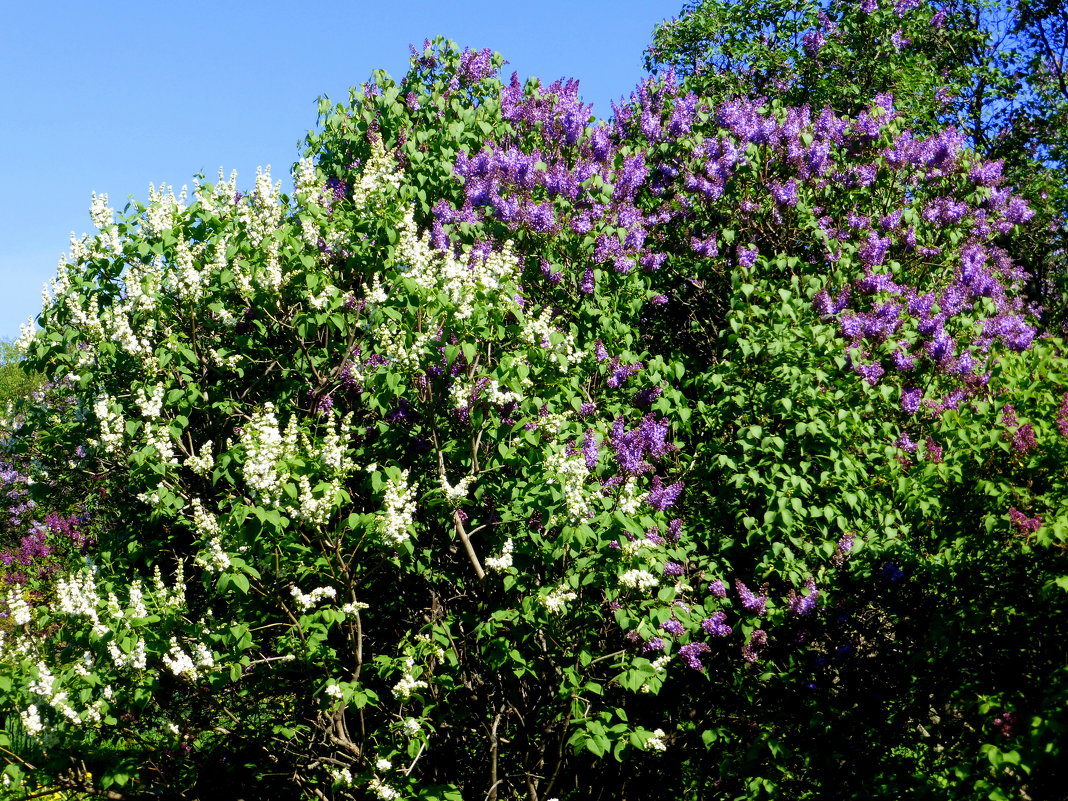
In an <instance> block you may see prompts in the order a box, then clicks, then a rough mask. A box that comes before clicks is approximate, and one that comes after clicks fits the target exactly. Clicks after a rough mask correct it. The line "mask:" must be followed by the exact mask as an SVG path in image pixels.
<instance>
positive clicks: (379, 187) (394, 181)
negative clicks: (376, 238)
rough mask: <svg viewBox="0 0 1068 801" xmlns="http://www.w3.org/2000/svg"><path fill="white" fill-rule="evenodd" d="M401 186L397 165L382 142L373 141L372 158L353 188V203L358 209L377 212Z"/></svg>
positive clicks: (379, 139) (376, 138)
mask: <svg viewBox="0 0 1068 801" xmlns="http://www.w3.org/2000/svg"><path fill="white" fill-rule="evenodd" d="M400 186H401V173H400V170H399V169H398V167H397V163H396V162H395V161H394V160H393V159H392V158H391V157H390V156H389V155H388V154H387V153H386V151H385V148H384V147H383V146H382V140H381V138H379V137H375V138H374V139H372V141H371V157H370V158H369V159H367V163H366V164H364V165H363V171H362V172H361V173H360V180H359V181H357V182H356V183H355V185H354V186H353V187H352V202H353V204H354V205H355V206H356V208H357V209H363V208H366V209H368V210H370V211H375V210H378V209H380V208H382V206H383V205H384V200H385V198H386V197H387V196H388V195H390V194H395V193H396V192H397V190H398V189H400Z"/></svg>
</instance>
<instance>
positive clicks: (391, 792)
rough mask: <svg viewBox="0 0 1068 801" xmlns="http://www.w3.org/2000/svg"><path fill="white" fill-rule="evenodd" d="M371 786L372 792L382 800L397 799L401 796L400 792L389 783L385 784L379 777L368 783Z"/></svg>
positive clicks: (392, 800) (391, 800)
mask: <svg viewBox="0 0 1068 801" xmlns="http://www.w3.org/2000/svg"><path fill="white" fill-rule="evenodd" d="M367 786H368V787H370V788H371V792H372V793H374V794H375V795H376V796H378V797H379V798H381V799H382V801H395V799H397V798H400V793H399V792H397V791H396V789H394V788H393V787H390V786H389V785H388V784H383V783H382V782H381V781H380V780H379V779H378V777H377V776H376V777H375V778H373V779H371V781H370V782H369V783H368V785H367Z"/></svg>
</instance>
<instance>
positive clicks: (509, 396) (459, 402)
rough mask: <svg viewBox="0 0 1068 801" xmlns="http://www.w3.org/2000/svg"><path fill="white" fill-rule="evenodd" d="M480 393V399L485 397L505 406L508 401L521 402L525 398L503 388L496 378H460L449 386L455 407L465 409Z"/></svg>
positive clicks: (490, 401) (491, 401)
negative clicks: (468, 379) (467, 379)
mask: <svg viewBox="0 0 1068 801" xmlns="http://www.w3.org/2000/svg"><path fill="white" fill-rule="evenodd" d="M476 392H477V393H478V397H479V398H480V399H483V398H484V399H485V400H486V401H488V402H489V403H492V404H493V405H495V406H504V405H505V404H506V403H519V401H521V400H522V399H523V398H522V396H520V395H518V394H517V393H515V392H513V391H512V390H510V389H501V385H500V384H499V383H498V382H497V380H496V379H494V378H490V379H472V380H470V381H465V380H463V379H461V378H458V379H457V380H456V381H454V382H453V384H452V386H451V387H449V398H450V400H451V401H452V406H453V408H454V409H465V408H467V407H468V406H469V405H471V400H472V398H473V397H474V396H475V393H476Z"/></svg>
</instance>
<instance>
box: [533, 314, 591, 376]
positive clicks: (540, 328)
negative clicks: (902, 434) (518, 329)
mask: <svg viewBox="0 0 1068 801" xmlns="http://www.w3.org/2000/svg"><path fill="white" fill-rule="evenodd" d="M552 319H553V313H552V309H548V308H546V309H543V310H542V312H541V314H540V315H539V316H537V317H528V318H526V320H525V321H524V326H523V331H522V334H521V336H522V338H523V341H524V342H526V343H527V344H528V345H530V346H531V347H536V348H541V349H542V350H545V351H546V352H548V353H554V354H558V355H560V356H563V357H564V358H563V362H562V363H561V364H559V368H560V372H562V373H566V372H567V369H568V367H570V365H572V364H573V363H575V362H576V361H578V360H580V359H581V358H582V356H583V353H582V351H581V350H579V349H578V347H577V346H576V345H575V335H574V334H570V333H567V334H565V333H564V332H562V331H559V330H558V329H557V328H555V327H554V326H553V324H552ZM554 335H555V336H556V337H558V338H559V341H558V342H556V343H555V344H554V343H553V336H554Z"/></svg>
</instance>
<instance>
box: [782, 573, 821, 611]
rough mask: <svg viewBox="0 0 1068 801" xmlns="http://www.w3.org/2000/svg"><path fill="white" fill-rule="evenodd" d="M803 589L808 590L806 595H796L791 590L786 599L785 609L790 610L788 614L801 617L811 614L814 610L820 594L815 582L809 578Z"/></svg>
mask: <svg viewBox="0 0 1068 801" xmlns="http://www.w3.org/2000/svg"><path fill="white" fill-rule="evenodd" d="M805 589H806V590H808V594H807V595H798V594H797V593H796V592H794V591H793V590H790V592H789V595H788V596H787V599H786V608H787V609H789V610H790V614H792V615H797V616H799V617H803V616H804V615H808V614H811V613H812V611H813V610H814V609H815V608H816V603H817V601H818V600H819V594H820V593H819V590H817V589H816V582H815V580H814V579H811V578H810V579H809V580H808V581H806V582H805Z"/></svg>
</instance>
